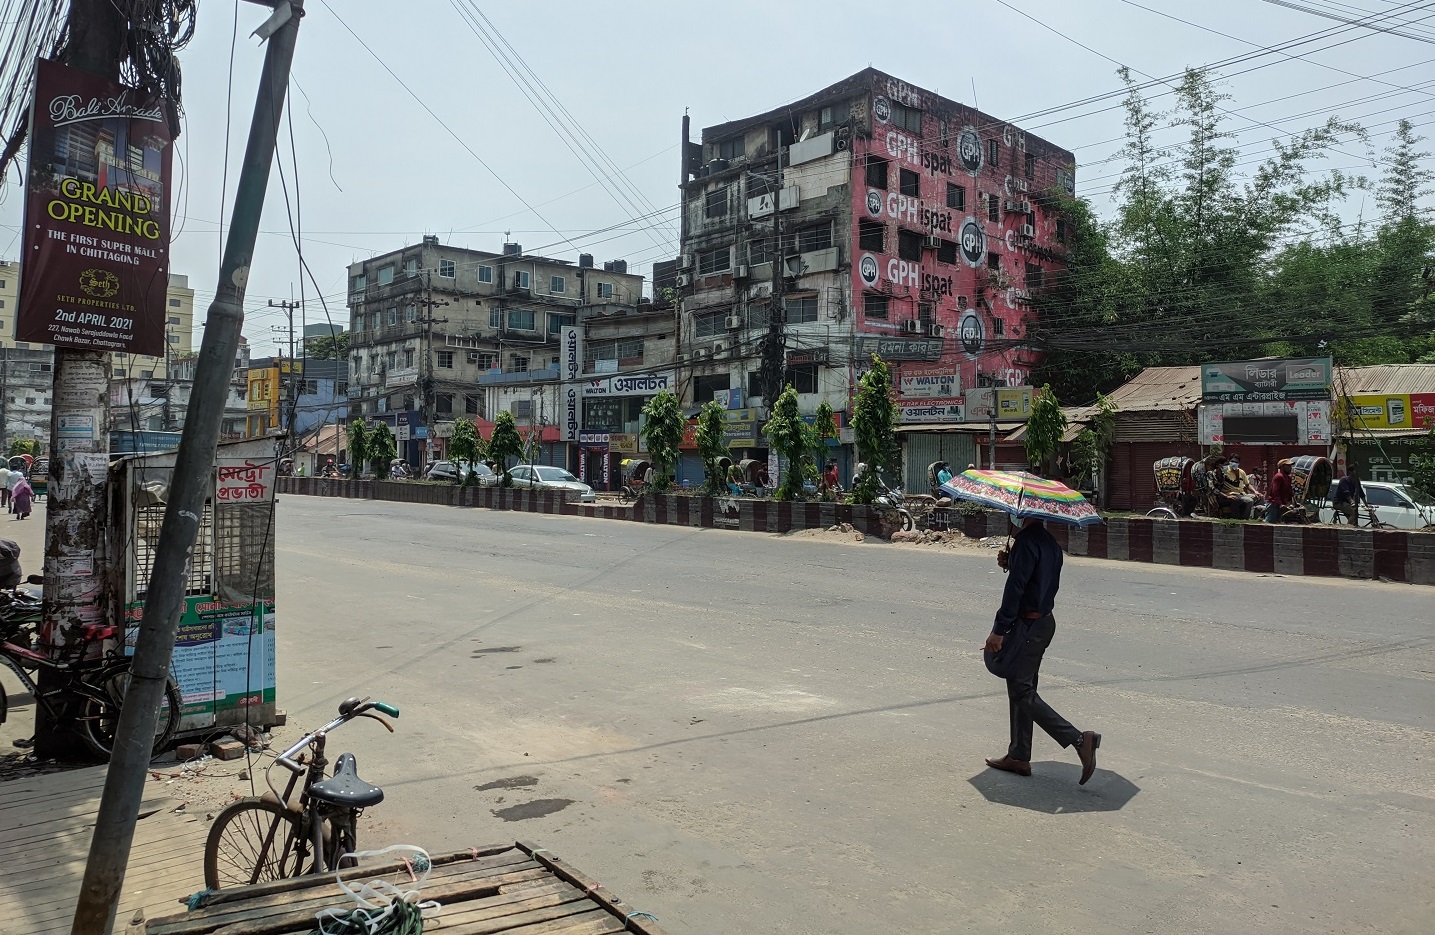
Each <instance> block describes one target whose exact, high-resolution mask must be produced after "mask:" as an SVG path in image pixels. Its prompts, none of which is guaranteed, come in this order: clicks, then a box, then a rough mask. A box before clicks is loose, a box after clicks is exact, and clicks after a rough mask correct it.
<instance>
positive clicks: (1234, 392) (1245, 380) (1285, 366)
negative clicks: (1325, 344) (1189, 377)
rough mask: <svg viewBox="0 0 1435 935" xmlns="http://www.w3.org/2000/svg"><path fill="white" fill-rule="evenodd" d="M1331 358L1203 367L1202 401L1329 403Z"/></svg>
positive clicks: (1245, 362)
mask: <svg viewBox="0 0 1435 935" xmlns="http://www.w3.org/2000/svg"><path fill="white" fill-rule="evenodd" d="M1330 375H1331V364H1330V358H1329V357H1303V358H1285V359H1279V360H1242V361H1235V362H1230V363H1220V364H1203V365H1202V366H1201V398H1202V399H1204V400H1205V401H1206V402H1208V403H1237V402H1275V401H1278V400H1286V399H1329V398H1330Z"/></svg>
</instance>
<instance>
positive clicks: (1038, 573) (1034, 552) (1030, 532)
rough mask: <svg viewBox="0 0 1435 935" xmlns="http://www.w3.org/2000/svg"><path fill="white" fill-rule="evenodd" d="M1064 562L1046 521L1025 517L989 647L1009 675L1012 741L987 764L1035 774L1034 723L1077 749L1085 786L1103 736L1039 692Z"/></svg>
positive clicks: (990, 660)
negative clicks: (1059, 710) (1084, 727)
mask: <svg viewBox="0 0 1435 935" xmlns="http://www.w3.org/2000/svg"><path fill="white" fill-rule="evenodd" d="M1012 522H1013V523H1015V522H1016V520H1013V521H1012ZM1061 563H1062V555H1061V546H1059V545H1057V542H1056V540H1055V539H1054V538H1052V535H1051V533H1050V532H1048V531H1047V528H1046V525H1045V524H1044V523H1043V522H1042V521H1041V520H1039V519H1036V518H1034V517H1028V518H1026V519H1025V520H1024V521H1023V522H1022V524H1021V531H1020V532H1018V533H1017V534H1016V538H1015V540H1014V541H1013V542H1012V546H1011V550H1010V551H1009V552H1008V553H1007V555H1006V571H1007V580H1006V589H1005V591H1004V592H1003V593H1002V604H1001V608H1000V609H999V610H997V615H996V622H995V624H994V625H993V626H992V632H991V634H990V635H988V636H987V642H986V647H985V649H986V652H987V654H988V656H987V668H988V669H990V670H992V672H993V673H994V674H997V675H1000V676H1001V677H1003V678H1005V679H1006V688H1007V703H1008V706H1009V711H1008V714H1009V717H1010V718H1011V744H1010V745H1009V746H1008V747H1007V752H1006V756H1003V757H1000V758H998V759H989V760H987V765H988V766H990V767H991V768H992V769H1000V770H1005V771H1006V772H1009V773H1016V774H1017V775H1019V776H1030V775H1031V741H1032V726H1033V725H1034V724H1040V725H1041V729H1042V730H1044V731H1046V732H1047V733H1048V734H1050V735H1051V738H1052V739H1053V740H1055V741H1056V742H1057V743H1059V744H1061V746H1062V747H1072V746H1074V747H1076V755H1077V757H1078V758H1080V760H1081V780H1080V785H1086V781H1087V780H1088V779H1090V778H1091V774H1092V773H1094V772H1095V771H1096V751H1097V749H1098V748H1100V746H1101V735H1100V734H1098V733H1096V732H1095V731H1089V730H1086V731H1082V730H1077V729H1076V728H1075V727H1073V726H1072V725H1071V722H1070V721H1068V720H1066V719H1065V718H1063V717H1062V716H1061V715H1060V714H1057V713H1056V711H1055V710H1053V709H1052V707H1051V705H1049V704H1047V703H1046V702H1045V701H1043V700H1042V698H1041V696H1040V695H1038V694H1037V691H1036V685H1037V674H1038V672H1039V671H1040V669H1041V659H1042V656H1043V655H1044V654H1045V653H1046V648H1047V646H1049V645H1051V639H1052V637H1053V636H1054V635H1055V634H1056V618H1055V617H1053V616H1052V609H1053V607H1054V606H1055V604H1056V592H1057V589H1058V588H1059V587H1060V586H1061ZM1008 641H1010V642H1008Z"/></svg>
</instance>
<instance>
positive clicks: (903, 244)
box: [897, 230, 922, 261]
mask: <svg viewBox="0 0 1435 935" xmlns="http://www.w3.org/2000/svg"><path fill="white" fill-rule="evenodd" d="M897 256H899V257H901V258H902V259H904V260H913V261H918V260H921V259H922V235H921V234H919V233H917V232H916V231H906V230H899V231H897Z"/></svg>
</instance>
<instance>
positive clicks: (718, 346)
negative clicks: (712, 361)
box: [713, 341, 727, 357]
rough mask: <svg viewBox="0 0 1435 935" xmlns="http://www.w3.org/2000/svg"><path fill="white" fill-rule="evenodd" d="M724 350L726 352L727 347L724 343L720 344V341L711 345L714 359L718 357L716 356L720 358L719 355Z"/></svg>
mask: <svg viewBox="0 0 1435 935" xmlns="http://www.w3.org/2000/svg"><path fill="white" fill-rule="evenodd" d="M725 350H727V345H726V344H724V343H723V342H721V341H718V342H717V343H715V344H714V345H713V356H714V357H718V356H720V355H721V354H722V352H723V351H725Z"/></svg>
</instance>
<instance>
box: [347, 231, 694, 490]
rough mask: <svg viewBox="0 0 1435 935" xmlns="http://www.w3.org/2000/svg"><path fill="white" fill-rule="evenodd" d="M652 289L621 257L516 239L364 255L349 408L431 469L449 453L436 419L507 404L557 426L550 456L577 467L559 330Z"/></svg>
mask: <svg viewBox="0 0 1435 935" xmlns="http://www.w3.org/2000/svg"><path fill="white" fill-rule="evenodd" d="M642 290H643V278H642V277H641V276H637V275H633V274H630V273H628V272H627V267H626V264H624V263H622V262H621V261H618V262H611V263H606V264H604V267H603V268H601V269H600V268H597V267H596V266H594V264H593V258H592V257H591V256H590V255H588V254H584V255H582V256H581V257H579V260H578V263H577V265H574V264H573V263H570V262H567V261H565V260H558V259H554V258H552V257H544V256H537V255H531V254H525V253H524V252H523V248H522V247H521V246H520V245H519V244H516V243H507V244H504V245H503V250H502V251H501V252H498V253H493V252H489V251H483V250H470V249H467V248H462V247H454V246H449V245H446V244H442V243H440V242H439V239H438V238H437V237H433V236H428V237H424V238H423V240H422V242H420V243H418V244H414V245H412V246H408V247H404V248H402V249H400V250H396V251H393V252H391V253H387V254H384V255H382V256H378V257H374V258H373V259H369V260H364V261H363V262H359V263H354V264H352V265H351V266H350V267H349V302H348V304H349V314H350V319H349V332H350V337H349V381H348V392H349V415H350V417H351V418H353V417H359V416H362V417H364V418H366V419H369V420H371V421H372V420H379V421H383V422H386V423H388V424H389V425H390V426H391V427H392V428H393V429H394V431H395V433H396V435H397V436H398V438H399V441H400V446H399V453H400V456H401V457H404V458H405V459H406V460H408V461H409V462H410V463H412V464H414V465H418V466H422V465H424V464H427V463H428V462H429V461H431V460H433V459H434V457H435V456H437V455H438V454H439V453H440V452H441V450H442V443H441V442H440V441H438V437H439V436H440V435H441V434H442V431H443V430H442V429H441V428H440V430H439V431H438V432H434V433H432V434H433V435H434V436H435V437H434V438H430V434H431V433H430V429H431V428H432V427H434V426H435V425H439V426H442V425H443V424H444V423H451V422H452V421H453V420H454V419H456V418H463V417H467V418H471V419H478V420H492V419H493V418H494V417H495V416H496V415H497V414H498V413H499V412H501V411H505V410H506V411H509V412H512V413H513V414H514V416H515V417H516V418H517V419H518V421H519V423H520V425H531V424H538V425H541V426H547V427H548V428H547V429H546V430H545V431H544V438H545V441H547V442H548V443H549V446H550V451H549V452H548V453H547V456H548V457H550V458H552V459H553V460H555V461H556V462H557V463H560V464H565V465H571V464H573V462H574V460H576V453H575V452H574V451H572V450H568V449H567V448H566V447H565V446H567V445H568V442H567V441H566V440H563V439H560V434H561V433H559V432H558V431H557V429H558V422H557V412H558V388H557V379H558V359H559V340H558V339H559V335H560V332H561V329H562V328H563V327H564V326H568V325H579V324H583V325H586V324H587V323H588V322H589V321H593V320H601V319H608V318H612V317H613V316H624V315H627V314H628V313H630V312H635V311H636V310H637V308H638V305H639V303H640V301H641V299H642ZM670 339H671V336H670ZM480 424H482V421H480ZM431 446H432V447H431Z"/></svg>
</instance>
